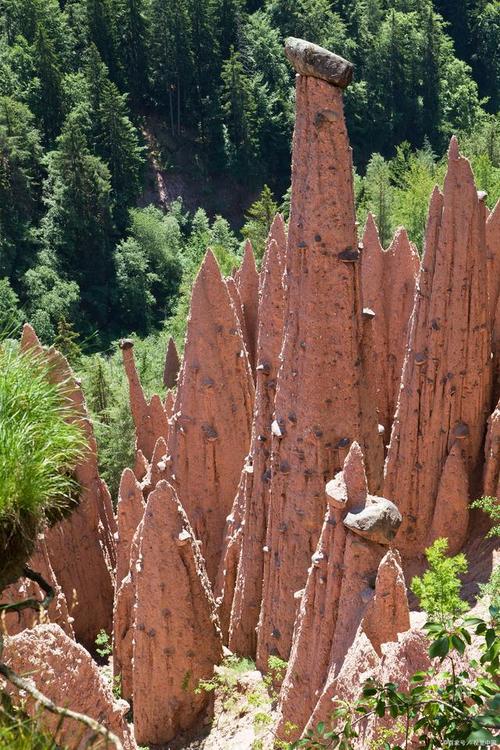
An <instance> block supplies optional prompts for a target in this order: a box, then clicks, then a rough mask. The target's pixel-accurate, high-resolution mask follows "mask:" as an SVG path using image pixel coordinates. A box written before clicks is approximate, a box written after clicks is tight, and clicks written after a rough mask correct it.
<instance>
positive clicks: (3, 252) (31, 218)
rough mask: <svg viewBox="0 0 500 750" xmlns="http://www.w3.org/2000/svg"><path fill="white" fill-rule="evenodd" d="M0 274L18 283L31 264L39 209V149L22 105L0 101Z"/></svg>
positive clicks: (31, 119) (28, 114)
mask: <svg viewBox="0 0 500 750" xmlns="http://www.w3.org/2000/svg"><path fill="white" fill-rule="evenodd" d="M0 153H1V155H2V158H1V159H0V274H6V275H7V276H9V277H10V278H11V280H12V281H13V283H14V285H15V287H16V288H17V289H18V290H19V283H18V282H19V280H20V278H21V276H22V274H23V273H24V271H25V270H26V268H27V266H28V265H29V264H30V263H31V262H32V261H33V256H34V252H35V239H34V233H33V229H34V225H35V223H36V221H37V220H38V218H39V214H40V208H41V182H42V148H41V145H40V135H39V132H38V130H37V129H36V128H35V126H34V117H33V114H32V113H31V112H30V110H29V109H28V107H26V105H24V104H21V103H19V102H17V101H16V100H15V99H12V98H11V97H6V96H4V97H0Z"/></svg>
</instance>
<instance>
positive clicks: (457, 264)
mask: <svg viewBox="0 0 500 750" xmlns="http://www.w3.org/2000/svg"><path fill="white" fill-rule="evenodd" d="M491 380H492V359H491V323H490V313H489V306H488V280H487V272H486V242H485V205H484V196H482V195H481V194H478V193H477V191H476V186H475V184H474V177H473V174H472V170H471V167H470V164H469V162H468V161H467V159H465V158H463V157H462V156H460V154H459V151H458V144H457V141H456V139H455V138H454V137H453V138H452V139H451V143H450V148H449V151H448V171H447V174H446V178H445V182H444V193H443V194H441V193H440V192H439V190H438V189H437V188H436V190H435V191H434V193H433V195H432V198H431V202H430V206H429V217H428V221H427V229H426V237H425V252H424V257H423V259H422V266H421V270H420V275H419V280H418V284H417V292H416V295H415V305H414V309H413V312H412V317H411V323H410V332H409V338H408V344H407V351H406V356H405V362H404V366H403V375H402V380H401V391H400V394H399V403H398V410H397V412H396V417H395V420H394V425H393V430H392V434H391V442H390V446H389V452H388V456H387V464H386V477H385V484H384V494H385V495H386V496H387V497H393V498H394V499H395V501H396V502H397V503H398V506H399V508H400V510H401V513H402V515H403V523H402V526H401V529H400V531H399V534H398V539H397V542H396V543H397V546H398V548H399V549H400V550H401V551H402V552H403V553H404V554H405V555H406V556H408V555H414V554H417V553H420V552H422V551H423V549H424V548H425V547H426V546H428V545H429V544H430V543H431V542H432V541H433V540H434V538H435V537H436V534H437V535H441V536H442V535H443V530H444V529H448V533H447V534H446V536H448V538H449V543H450V553H451V552H452V550H454V551H456V550H457V549H459V548H460V546H461V545H462V543H463V542H464V540H465V536H466V531H467V522H468V507H467V504H468V488H467V477H469V479H472V478H473V476H474V474H475V473H476V472H477V470H478V469H479V468H480V463H481V462H482V446H483V439H484V433H485V428H486V421H487V418H488V416H489V412H490V409H491ZM461 466H463V470H462V469H461V468H460V467H461ZM471 489H472V488H471ZM440 490H441V491H440ZM450 491H452V493H451V496H450V495H449V492H450ZM438 531H440V533H439V534H438Z"/></svg>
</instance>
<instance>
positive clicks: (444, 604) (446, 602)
mask: <svg viewBox="0 0 500 750" xmlns="http://www.w3.org/2000/svg"><path fill="white" fill-rule="evenodd" d="M447 549H448V540H447V539H436V541H435V542H434V543H433V544H432V545H431V546H430V547H428V549H426V550H425V556H426V557H427V561H428V563H429V569H428V570H426V571H425V573H424V574H423V576H422V577H421V578H419V577H418V576H415V577H414V578H413V580H412V582H411V586H410V588H411V590H412V591H413V593H414V594H415V595H416V596H418V598H419V599H420V606H421V607H422V609H424V610H425V611H426V612H427V614H428V615H430V617H431V618H436V619H437V620H438V622H440V623H441V624H445V623H447V622H450V621H452V620H453V619H454V618H456V617H457V616H458V615H459V614H461V613H462V612H465V611H466V610H467V608H468V605H467V602H464V601H463V600H462V599H460V596H459V592H460V578H459V574H460V573H465V572H466V571H467V560H466V559H465V555H462V554H460V555H456V556H455V557H446V555H445V553H446V550H447Z"/></svg>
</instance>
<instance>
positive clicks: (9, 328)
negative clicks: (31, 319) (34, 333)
mask: <svg viewBox="0 0 500 750" xmlns="http://www.w3.org/2000/svg"><path fill="white" fill-rule="evenodd" d="M22 323H23V314H22V312H21V309H20V305H19V297H18V296H17V294H16V293H15V291H14V290H13V289H12V287H11V285H10V283H9V280H8V279H7V278H3V279H0V336H2V338H3V337H5V336H11V337H13V338H14V337H16V336H17V335H18V334H19V329H20V328H21V325H22Z"/></svg>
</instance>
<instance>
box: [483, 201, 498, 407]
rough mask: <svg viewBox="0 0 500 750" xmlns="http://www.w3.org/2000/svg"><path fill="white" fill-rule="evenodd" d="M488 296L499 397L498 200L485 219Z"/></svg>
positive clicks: (496, 392) (496, 394)
mask: <svg viewBox="0 0 500 750" xmlns="http://www.w3.org/2000/svg"><path fill="white" fill-rule="evenodd" d="M486 250H487V269H488V297H489V306H490V321H491V328H492V349H493V382H494V386H493V387H494V396H495V398H499V397H500V200H499V201H497V203H496V206H495V208H494V209H493V211H492V212H491V213H490V215H489V216H488V219H487V221H486Z"/></svg>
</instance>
